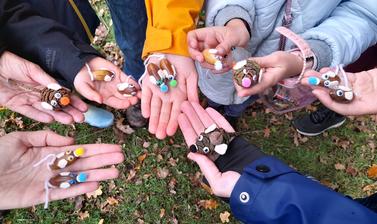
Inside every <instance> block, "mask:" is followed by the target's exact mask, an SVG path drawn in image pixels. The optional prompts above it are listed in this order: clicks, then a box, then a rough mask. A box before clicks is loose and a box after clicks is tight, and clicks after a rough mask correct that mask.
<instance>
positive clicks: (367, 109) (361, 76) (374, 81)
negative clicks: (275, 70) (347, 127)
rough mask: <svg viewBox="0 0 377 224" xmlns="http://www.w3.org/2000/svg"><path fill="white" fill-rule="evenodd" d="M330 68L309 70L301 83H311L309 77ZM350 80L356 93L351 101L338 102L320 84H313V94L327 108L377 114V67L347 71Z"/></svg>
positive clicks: (358, 113)
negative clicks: (352, 71) (317, 70)
mask: <svg viewBox="0 0 377 224" xmlns="http://www.w3.org/2000/svg"><path fill="white" fill-rule="evenodd" d="M329 70H330V68H324V69H322V70H321V72H320V73H319V72H316V71H308V72H306V73H305V76H304V77H305V78H303V79H302V81H301V83H302V84H304V85H309V81H308V79H309V77H310V76H316V77H319V78H320V77H321V75H322V74H323V73H325V72H328V71H329ZM346 76H347V77H348V81H349V83H350V85H351V86H352V88H353V92H354V93H355V94H356V95H355V97H354V99H353V100H352V102H350V103H338V102H336V101H334V100H332V99H331V97H330V95H329V89H327V88H324V87H319V86H313V87H312V88H313V94H314V95H315V96H316V97H317V98H318V99H319V100H320V101H321V103H323V105H325V106H326V107H327V108H329V109H331V110H333V111H335V112H337V113H339V114H343V115H365V114H377V103H376V100H375V98H376V96H377V69H372V70H369V71H363V72H359V73H346Z"/></svg>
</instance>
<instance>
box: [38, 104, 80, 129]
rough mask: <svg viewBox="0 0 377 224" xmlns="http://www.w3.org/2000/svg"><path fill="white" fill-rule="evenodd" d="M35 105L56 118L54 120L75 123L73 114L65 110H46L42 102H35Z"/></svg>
mask: <svg viewBox="0 0 377 224" xmlns="http://www.w3.org/2000/svg"><path fill="white" fill-rule="evenodd" d="M33 107H34V108H35V109H37V110H40V111H43V112H44V113H46V114H49V115H51V116H52V117H53V118H54V120H55V121H57V122H59V123H62V124H72V123H73V118H72V116H71V115H70V114H68V113H65V112H64V111H56V110H46V109H44V108H43V107H42V105H41V103H40V102H36V103H34V104H33Z"/></svg>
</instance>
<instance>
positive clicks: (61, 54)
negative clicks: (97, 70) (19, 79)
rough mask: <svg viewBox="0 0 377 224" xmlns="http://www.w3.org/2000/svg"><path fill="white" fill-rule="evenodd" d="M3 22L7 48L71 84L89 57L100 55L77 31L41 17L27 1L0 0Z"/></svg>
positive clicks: (0, 20) (1, 20)
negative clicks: (76, 33) (78, 35)
mask: <svg viewBox="0 0 377 224" xmlns="http://www.w3.org/2000/svg"><path fill="white" fill-rule="evenodd" d="M0 24H1V25H2V26H1V29H0V33H1V36H2V38H3V40H4V41H5V42H6V44H7V49H10V50H11V51H12V52H14V53H16V54H18V55H20V56H22V57H24V58H26V59H28V60H30V61H32V62H34V63H36V64H38V65H40V66H41V67H42V68H43V69H44V70H45V71H46V72H48V73H50V74H51V75H53V76H54V77H55V78H61V77H63V78H64V79H65V80H67V81H68V83H69V84H72V83H73V81H74V78H75V76H76V75H77V73H78V72H79V71H80V70H81V68H82V67H84V65H85V63H86V62H87V61H88V60H90V59H92V58H93V57H96V56H98V55H99V54H98V52H97V51H96V50H95V49H93V48H92V47H91V46H90V45H88V44H86V43H84V42H83V41H82V40H81V39H80V38H78V37H77V36H76V35H75V33H74V32H72V31H70V30H68V29H67V28H66V27H65V26H63V25H61V24H59V23H57V22H55V21H54V20H51V19H48V18H44V17H41V16H39V15H38V14H36V12H34V11H33V10H31V8H30V5H29V4H28V3H24V2H20V1H19V0H0ZM56 76H58V77H56Z"/></svg>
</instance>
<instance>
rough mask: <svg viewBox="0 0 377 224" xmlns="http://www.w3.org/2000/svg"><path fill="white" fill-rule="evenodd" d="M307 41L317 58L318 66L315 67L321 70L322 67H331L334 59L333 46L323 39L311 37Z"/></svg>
mask: <svg viewBox="0 0 377 224" xmlns="http://www.w3.org/2000/svg"><path fill="white" fill-rule="evenodd" d="M306 42H307V43H308V44H309V46H310V48H311V50H312V51H313V53H314V54H315V56H316V58H317V66H316V68H314V69H315V70H317V71H319V70H320V69H321V68H324V67H330V66H331V62H332V59H333V54H332V50H331V47H330V46H329V45H328V44H327V43H326V42H324V41H321V40H315V39H309V40H307V41H306Z"/></svg>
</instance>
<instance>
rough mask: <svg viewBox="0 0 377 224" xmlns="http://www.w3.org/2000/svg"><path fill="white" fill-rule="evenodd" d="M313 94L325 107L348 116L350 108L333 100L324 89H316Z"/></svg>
mask: <svg viewBox="0 0 377 224" xmlns="http://www.w3.org/2000/svg"><path fill="white" fill-rule="evenodd" d="M313 94H314V96H316V97H317V98H318V100H319V101H321V103H322V104H323V105H324V106H325V107H327V108H329V109H330V110H332V111H335V112H337V113H339V114H343V115H348V114H347V111H349V108H348V107H347V106H346V105H344V104H341V103H337V102H335V101H334V100H332V99H331V97H330V95H329V93H328V92H327V91H325V90H322V89H315V90H313Z"/></svg>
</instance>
